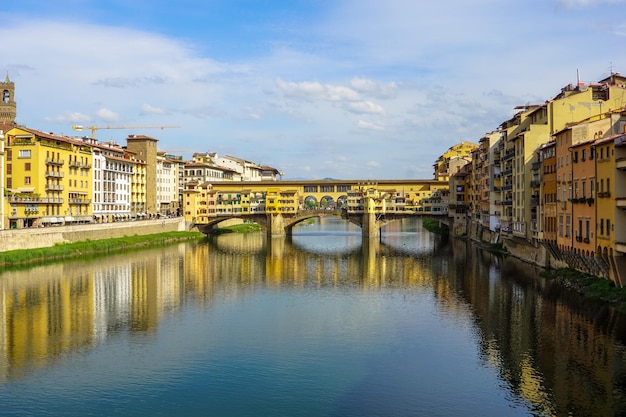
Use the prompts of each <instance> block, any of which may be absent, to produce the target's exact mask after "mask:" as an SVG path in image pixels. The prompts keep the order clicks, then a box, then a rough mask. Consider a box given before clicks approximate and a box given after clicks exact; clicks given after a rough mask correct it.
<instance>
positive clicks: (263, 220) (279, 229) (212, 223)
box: [194, 209, 449, 238]
mask: <svg viewBox="0 0 626 417" xmlns="http://www.w3.org/2000/svg"><path fill="white" fill-rule="evenodd" d="M316 217H336V218H340V219H344V220H346V221H348V222H350V223H352V224H354V225H356V226H359V227H360V228H361V231H362V235H363V237H367V238H371V237H377V236H380V231H381V229H382V228H383V227H384V226H385V225H387V224H389V223H390V222H392V221H395V220H401V219H406V218H411V217H420V218H425V217H426V218H432V219H434V220H436V221H437V222H439V224H440V225H441V224H445V225H446V226H449V219H448V216H447V213H441V214H432V213H424V212H399V213H367V212H366V213H349V212H348V211H347V210H321V209H320V210H301V211H298V212H296V213H251V214H242V213H237V214H221V215H216V216H213V217H209V218H208V222H207V223H203V224H194V226H195V227H197V228H198V230H200V231H201V232H202V233H204V234H210V233H211V231H212V230H214V229H215V228H217V227H219V226H218V225H219V224H220V223H222V222H224V221H226V220H232V219H242V220H248V221H250V222H253V223H258V224H260V225H261V226H262V227H263V228H264V229H265V230H267V235H268V236H285V235H291V232H292V230H293V227H294V226H295V225H296V224H298V223H301V222H303V221H305V220H307V219H312V218H316Z"/></svg>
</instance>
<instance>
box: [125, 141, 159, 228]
mask: <svg viewBox="0 0 626 417" xmlns="http://www.w3.org/2000/svg"><path fill="white" fill-rule="evenodd" d="M157 142H158V140H157V139H154V138H151V137H149V136H144V135H128V137H127V138H126V148H127V149H128V150H129V151H132V152H135V154H136V158H137V159H139V160H142V161H144V162H145V163H146V211H147V212H148V213H149V214H151V215H155V214H156V213H157Z"/></svg>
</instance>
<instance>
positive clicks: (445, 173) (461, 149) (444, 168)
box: [433, 142, 478, 182]
mask: <svg viewBox="0 0 626 417" xmlns="http://www.w3.org/2000/svg"><path fill="white" fill-rule="evenodd" d="M476 148H478V145H476V144H475V143H471V142H462V143H458V144H456V145H454V146H451V147H450V148H448V150H447V151H445V152H444V153H443V154H442V155H441V156H440V157H439V159H437V161H435V164H434V165H433V167H434V169H435V173H434V174H435V176H434V178H435V179H436V180H437V181H446V182H447V181H449V180H450V159H452V158H468V159H471V157H472V152H473V151H474V149H476Z"/></svg>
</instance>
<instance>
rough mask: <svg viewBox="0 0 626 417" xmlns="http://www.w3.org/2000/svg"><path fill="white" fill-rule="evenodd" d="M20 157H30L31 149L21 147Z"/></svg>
mask: <svg viewBox="0 0 626 417" xmlns="http://www.w3.org/2000/svg"><path fill="white" fill-rule="evenodd" d="M18 158H30V149H20V151H19V154H18Z"/></svg>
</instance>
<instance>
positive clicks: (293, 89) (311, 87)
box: [276, 79, 359, 101]
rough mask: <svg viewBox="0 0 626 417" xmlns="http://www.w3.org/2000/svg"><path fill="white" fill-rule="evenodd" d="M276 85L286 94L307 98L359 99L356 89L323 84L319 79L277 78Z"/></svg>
mask: <svg viewBox="0 0 626 417" xmlns="http://www.w3.org/2000/svg"><path fill="white" fill-rule="evenodd" d="M276 85H277V86H278V88H279V89H280V90H281V91H282V92H283V93H285V94H286V95H288V96H291V97H300V98H303V99H306V100H327V101H344V100H347V101H352V100H358V99H359V94H358V93H357V92H356V91H354V90H353V89H351V88H349V87H345V86H341V85H332V84H322V83H319V82H317V81H303V82H293V81H284V80H282V79H278V80H276Z"/></svg>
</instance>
